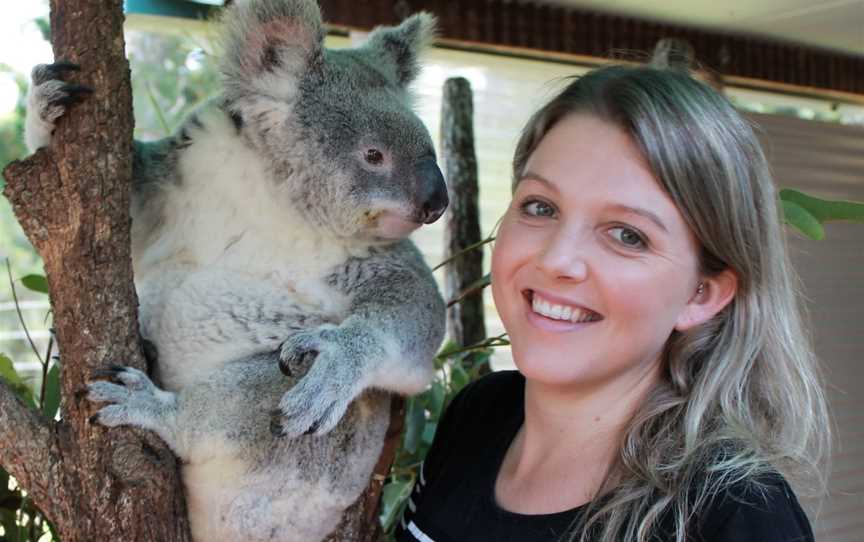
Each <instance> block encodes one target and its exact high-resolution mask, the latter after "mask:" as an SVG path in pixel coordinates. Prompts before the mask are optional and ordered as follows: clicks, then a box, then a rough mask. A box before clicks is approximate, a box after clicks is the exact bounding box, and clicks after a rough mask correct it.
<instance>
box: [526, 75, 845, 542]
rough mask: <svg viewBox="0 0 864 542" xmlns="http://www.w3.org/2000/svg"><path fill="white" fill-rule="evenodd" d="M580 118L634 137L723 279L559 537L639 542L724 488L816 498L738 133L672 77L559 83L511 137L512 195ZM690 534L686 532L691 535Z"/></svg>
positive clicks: (772, 237) (780, 259)
mask: <svg viewBox="0 0 864 542" xmlns="http://www.w3.org/2000/svg"><path fill="white" fill-rule="evenodd" d="M573 113H589V114H592V115H595V116H597V117H598V118H600V119H602V120H605V121H607V122H610V123H612V124H614V125H616V126H619V127H621V128H622V129H624V130H625V131H626V132H627V133H629V134H630V136H631V137H632V138H633V141H635V142H636V144H637V145H638V147H639V148H640V149H641V151H642V153H643V154H644V156H645V158H646V159H647V161H648V164H649V165H650V167H651V169H652V171H653V173H654V175H655V176H656V178H657V179H658V180H659V182H660V184H661V185H662V186H663V188H664V189H665V190H666V192H667V193H668V194H669V195H670V196H671V198H672V199H673V200H674V202H675V203H676V205H677V207H678V209H679V211H680V212H681V214H682V215H683V216H684V218H685V220H686V221H687V223H688V225H689V226H690V228H691V230H692V231H693V232H694V234H695V235H696V237H697V239H698V240H699V242H700V244H701V247H702V254H701V257H700V265H701V272H702V273H704V274H707V275H712V274H716V273H719V272H720V271H722V270H724V269H726V268H729V269H731V270H733V271H734V272H735V273H736V275H737V277H738V291H737V294H736V296H735V298H734V299H733V300H732V302H731V303H730V304H729V305H728V306H727V307H726V308H725V309H724V310H722V311H721V312H720V313H719V314H718V315H717V316H716V317H714V318H713V319H712V320H710V321H709V322H707V323H705V324H703V325H701V326H698V327H697V328H695V329H693V330H690V331H688V332H686V333H679V332H673V334H672V336H671V337H670V338H669V340H668V343H667V345H666V351H665V354H664V357H665V359H664V367H665V378H664V379H662V381H661V383H660V384H659V385H658V386H657V387H656V388H655V389H654V390H652V392H651V393H650V394H649V395H648V397H647V398H646V399H645V401H644V402H643V404H642V405H641V407H640V409H639V410H638V412H637V413H636V415H635V416H634V417H633V419H632V420H631V421H630V422H629V426H628V427H627V428H626V430H625V432H624V434H623V436H622V440H621V447H620V451H619V453H618V456H617V457H616V460H615V462H614V464H613V466H612V467H611V469H610V471H609V472H608V473H607V476H606V481H605V482H604V484H603V487H602V489H601V492H600V494H599V496H598V497H597V498H595V499H594V501H592V504H591V505H590V506H589V508H588V510H587V512H586V514H584V515H583V517H582V519H581V520H580V521H579V522H578V525H575V526H574V529H573V532H572V533H571V536H570V539H571V540H580V541H585V540H592V541H595V540H598V541H602V542H613V541H614V542H620V541H622V540H628V541H630V540H634V541H639V542H643V541H644V542H647V541H648V540H650V539H651V537H652V536H657V534H658V533H657V529H658V528H659V521H660V520H661V519H662V518H664V517H667V518H668V517H669V516H670V515H671V519H672V520H673V524H674V528H675V531H674V532H675V540H676V541H678V542H684V541H685V540H686V539H687V537H688V531H687V529H688V527H689V528H692V527H690V525H689V524H690V522H691V520H692V518H693V517H694V514H695V513H697V512H698V511H699V509H700V508H702V507H703V506H704V505H706V503H708V502H709V501H710V500H711V498H712V497H713V496H714V495H716V494H718V493H720V492H722V491H724V490H725V489H727V488H728V487H729V486H730V485H731V484H734V483H737V482H740V481H742V480H746V481H747V483H754V484H758V479H759V477H760V475H762V474H766V473H770V472H775V471H776V472H779V473H780V474H782V475H783V476H785V477H786V478H787V479H788V480H790V481H791V482H793V483H794V484H796V488H797V489H799V490H806V491H807V492H808V493H811V492H812V493H817V494H818V493H821V492H822V491H824V487H825V479H826V474H825V471H826V466H827V458H828V456H829V448H830V434H829V422H828V413H827V407H826V403H825V398H824V394H823V390H822V384H821V379H820V377H819V374H818V371H817V368H816V361H815V358H814V355H813V353H812V350H811V346H810V343H809V340H808V338H807V334H806V333H805V331H804V326H803V324H802V317H801V311H800V309H799V307H798V305H797V296H796V293H797V279H796V278H795V275H794V273H793V271H792V268H791V266H790V263H789V258H788V254H787V248H786V242H785V238H784V236H783V232H782V229H781V223H780V218H779V216H778V206H777V199H776V193H775V188H774V185H773V182H772V180H771V175H770V172H769V168H768V165H767V162H766V160H765V157H764V155H763V153H762V149H761V147H760V145H759V142H758V140H757V139H756V136H755V135H754V133H753V130H752V129H751V127H750V126H749V124H748V123H747V122H746V121H745V120H744V119H743V118H741V116H740V115H739V114H738V113H737V112H736V111H735V109H734V108H733V107H732V105H731V104H730V103H729V102H728V101H727V100H726V99H725V98H724V97H723V96H721V95H720V94H718V93H717V92H715V91H714V90H713V89H711V88H710V87H709V86H707V85H706V84H704V83H701V82H699V81H697V80H695V79H693V78H692V77H690V76H689V75H688V74H687V73H686V72H684V71H680V70H677V69H671V68H663V69H661V68H656V67H625V66H610V67H605V68H601V69H598V70H595V71H592V72H590V73H588V74H586V75H584V76H582V77H580V78H578V79H576V80H575V81H573V82H572V83H570V84H569V85H568V86H567V87H566V88H565V89H564V90H563V91H562V92H561V93H560V94H559V95H558V96H557V97H556V98H554V99H553V100H552V101H550V102H549V103H548V104H547V105H546V106H544V107H543V108H542V109H541V110H540V111H538V112H537V113H536V114H535V115H534V116H533V117H532V119H531V120H530V121H529V123H528V124H527V126H526V127H525V129H524V130H523V132H522V136H521V139H520V141H519V144H518V146H517V149H516V154H515V157H514V161H513V170H514V186H515V183H516V182H518V179H519V178H520V177H521V174H522V172H523V170H524V167H525V163H526V161H527V160H528V157H529V156H530V155H531V153H532V152H533V151H534V149H535V148H536V147H537V145H538V144H539V142H540V140H541V139H542V138H543V136H544V135H545V134H546V133H547V132H548V131H549V130H550V129H551V128H552V126H554V125H555V123H556V122H557V121H559V120H560V119H562V118H563V117H565V116H567V115H570V114H573ZM690 536H692V534H690Z"/></svg>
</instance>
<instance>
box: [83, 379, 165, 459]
mask: <svg viewBox="0 0 864 542" xmlns="http://www.w3.org/2000/svg"><path fill="white" fill-rule="evenodd" d="M93 376H94V377H96V378H107V379H108V380H97V381H94V382H90V383H89V384H88V385H87V390H88V393H87V398H88V399H89V400H90V401H93V402H98V403H111V404H109V405H108V406H105V407H102V408H101V409H100V410H99V412H97V413H96V414H94V415H93V416H92V417H91V418H90V422H91V423H98V424H100V425H104V426H107V427H117V426H119V425H133V426H136V427H141V428H144V429H151V430H153V431H156V432H157V433H158V434H159V435H160V436H161V437H163V439H164V440H166V442H167V443H168V445H169V446H171V445H172V441H171V439H169V438H165V437H166V436H167V435H166V429H169V426H170V425H171V420H172V419H173V413H174V411H175V410H176V396H175V395H174V394H173V393H169V392H166V391H163V390H160V389H159V388H157V387H156V385H155V384H153V382H152V381H151V380H150V378H149V377H148V376H147V375H146V374H144V373H143V372H141V371H139V370H138V369H133V368H131V367H121V366H119V365H115V366H112V367H111V368H110V369H106V370H101V371H97V372H95V373H94V375H93Z"/></svg>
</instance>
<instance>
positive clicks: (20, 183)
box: [0, 0, 190, 542]
mask: <svg viewBox="0 0 864 542" xmlns="http://www.w3.org/2000/svg"><path fill="white" fill-rule="evenodd" d="M122 7H123V2H122V0H102V1H100V2H92V1H90V0H51V32H52V36H53V40H52V41H53V47H54V56H55V58H58V59H65V60H69V61H71V62H74V63H77V64H79V65H80V66H81V72H80V73H79V74H78V75H77V76H76V77H75V79H76V82H78V83H81V84H85V85H87V86H90V87H92V88H93V89H95V92H94V94H93V95H92V96H91V97H90V98H88V100H87V101H86V102H84V103H82V104H79V105H76V106H74V107H72V108H71V111H70V112H69V114H68V115H67V116H66V117H64V118H63V119H61V120H60V122H59V124H58V127H57V130H56V132H55V136H54V143H53V144H52V146H51V148H50V149H43V150H41V151H39V152H38V153H36V154H35V155H34V156H32V157H30V158H29V159H27V160H25V161H23V162H14V163H12V164H10V165H9V167H8V168H7V169H6V171H5V176H6V179H7V182H8V184H7V186H6V189H5V194H6V196H7V198H8V199H9V201H10V202H11V203H12V206H13V209H14V210H15V214H16V215H17V216H18V219H19V221H20V222H21V225H22V227H23V228H24V231H25V232H26V233H27V236H28V237H29V239H30V241H31V242H32V243H33V246H34V247H36V250H37V251H38V252H39V254H40V255H41V256H42V258H43V260H44V262H45V273H46V276H47V278H48V285H49V290H50V293H51V296H50V297H51V307H52V311H53V314H54V328H55V330H56V336H57V344H58V349H59V352H60V357H61V360H62V375H61V392H62V397H63V400H62V404H61V417H62V419H61V420H60V421H59V422H56V423H55V422H54V421H53V420H46V419H43V418H42V417H41V416H40V415H39V414H38V413H37V412H35V411H32V410H29V409H28V408H27V407H25V406H24V405H23V404H22V403H21V402H19V401H18V400H17V399H16V398H15V397H14V396H13V394H12V393H11V392H10V390H9V389H8V387H6V386H5V385H3V384H2V383H0V461H2V464H3V467H4V468H5V469H6V470H7V471H9V472H10V473H11V474H12V475H13V476H14V477H15V478H16V479H17V480H18V482H19V483H20V484H21V486H22V487H24V488H25V489H26V490H27V491H28V492H29V493H30V496H31V497H32V498H33V500H34V502H35V503H36V504H37V506H39V508H40V509H42V511H43V512H44V513H45V514H46V515H47V516H48V517H49V518H50V519H51V520H52V521H53V522H54V524H55V525H56V527H57V529H58V533H59V535H60V537H61V538H62V540H63V541H64V542H75V541H82V542H92V541H101V540H124V541H133V540H141V541H154V540H159V541H160V542H169V541H171V542H173V541H186V540H189V539H190V536H189V528H188V524H187V519H186V511H185V504H184V501H183V491H182V486H181V485H180V479H179V476H178V470H177V465H176V461H175V459H174V456H173V455H172V454H171V452H170V451H169V450H168V449H167V448H166V446H165V445H164V444H163V443H162V442H161V441H160V440H159V439H158V438H157V437H155V436H153V435H150V434H146V433H144V432H136V431H133V430H130V429H112V430H110V431H108V430H105V429H103V428H100V427H95V426H92V425H90V424H89V423H88V421H87V420H88V418H89V416H90V415H92V414H93V412H94V407H93V406H92V405H90V404H89V403H88V402H87V401H86V400H85V399H84V396H83V393H82V389H83V388H84V385H85V383H86V381H87V380H89V378H90V375H91V374H92V373H93V371H94V370H97V369H99V368H104V367H106V366H108V365H110V364H112V363H122V364H125V365H131V366H134V367H138V368H144V365H145V363H144V358H143V356H142V353H141V346H140V340H139V335H138V321H137V298H136V295H135V289H134V286H133V283H132V265H131V256H130V243H129V225H130V218H129V193H130V187H131V178H132V126H133V120H132V101H131V90H130V86H129V68H128V63H127V62H126V58H125V53H124V40H123V10H122Z"/></svg>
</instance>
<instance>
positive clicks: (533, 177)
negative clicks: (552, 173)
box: [519, 171, 558, 192]
mask: <svg viewBox="0 0 864 542" xmlns="http://www.w3.org/2000/svg"><path fill="white" fill-rule="evenodd" d="M524 181H537V182H539V183H540V184H542V185H545V186H546V188H548V189H550V190H554V191H556V192H557V191H558V187H557V186H555V183H553V182H552V181H550V180H549V179H547V178H545V177H543V176H542V175H540V174H538V173H534V172H533V171H526V172H525V173H523V174H522V176H521V177H519V182H520V183H521V182H524Z"/></svg>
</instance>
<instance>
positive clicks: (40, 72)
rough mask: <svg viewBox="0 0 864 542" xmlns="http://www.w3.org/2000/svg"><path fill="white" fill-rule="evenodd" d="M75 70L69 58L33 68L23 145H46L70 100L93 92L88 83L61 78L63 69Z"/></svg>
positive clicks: (74, 100) (66, 70)
mask: <svg viewBox="0 0 864 542" xmlns="http://www.w3.org/2000/svg"><path fill="white" fill-rule="evenodd" d="M75 70H78V66H77V65H76V64H72V63H70V62H57V63H54V64H40V65H38V66H36V67H35V68H33V71H32V72H31V74H30V78H31V80H32V84H31V85H30V91H29V93H28V95H27V117H26V120H25V130H24V135H25V139H26V141H27V147H28V148H29V149H30V150H31V151H35V150H36V149H39V148H41V147H46V146H48V144H49V143H50V142H51V134H52V133H53V131H54V124H55V123H56V122H57V119H59V118H60V117H61V116H63V115H64V114H65V113H66V110H67V109H68V108H69V106H70V105H71V104H73V103H76V102H80V101H81V100H83V99H85V98H86V97H87V96H89V95H91V94H92V93H93V89H92V88H90V87H86V86H84V85H78V84H75V83H67V82H65V81H63V80H62V79H61V77H62V76H63V75H64V74H65V73H67V72H70V71H75Z"/></svg>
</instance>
